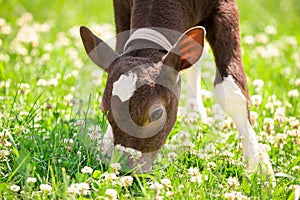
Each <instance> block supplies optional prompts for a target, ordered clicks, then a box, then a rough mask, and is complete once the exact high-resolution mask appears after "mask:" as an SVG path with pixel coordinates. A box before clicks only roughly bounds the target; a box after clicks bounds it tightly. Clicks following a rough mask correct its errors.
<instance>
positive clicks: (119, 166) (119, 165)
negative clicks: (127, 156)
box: [109, 162, 121, 171]
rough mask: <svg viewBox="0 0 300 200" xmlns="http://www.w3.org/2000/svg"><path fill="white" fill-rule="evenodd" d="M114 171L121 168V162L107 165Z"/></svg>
mask: <svg viewBox="0 0 300 200" xmlns="http://www.w3.org/2000/svg"><path fill="white" fill-rule="evenodd" d="M109 166H110V167H111V168H112V169H113V170H114V171H119V170H120V169H121V164H120V163H117V162H116V163H111V164H110V165H109Z"/></svg>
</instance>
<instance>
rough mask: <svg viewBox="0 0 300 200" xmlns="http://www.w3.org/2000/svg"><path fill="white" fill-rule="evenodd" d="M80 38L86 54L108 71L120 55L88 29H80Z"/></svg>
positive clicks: (83, 27) (82, 27)
mask: <svg viewBox="0 0 300 200" xmlns="http://www.w3.org/2000/svg"><path fill="white" fill-rule="evenodd" d="M80 36H81V39H82V42H83V45H84V48H85V51H86V53H87V54H88V56H89V57H90V59H91V60H92V61H93V62H94V63H95V64H96V65H98V66H99V67H101V68H102V69H104V70H106V69H107V68H108V67H109V66H110V64H111V63H112V62H113V61H114V60H116V59H117V58H118V57H119V55H118V54H117V53H116V52H115V51H114V50H113V49H112V48H110V46H108V44H106V43H105V42H103V41H102V40H101V39H100V38H98V37H97V36H96V35H94V34H93V33H92V32H91V31H90V30H89V29H88V28H87V27H85V26H81V27H80Z"/></svg>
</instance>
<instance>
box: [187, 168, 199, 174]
mask: <svg viewBox="0 0 300 200" xmlns="http://www.w3.org/2000/svg"><path fill="white" fill-rule="evenodd" d="M188 174H189V175H191V176H199V174H200V172H199V169H198V168H197V167H190V168H189V169H188Z"/></svg>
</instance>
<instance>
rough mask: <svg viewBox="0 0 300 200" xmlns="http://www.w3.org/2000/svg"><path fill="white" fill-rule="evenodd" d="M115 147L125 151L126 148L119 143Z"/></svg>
mask: <svg viewBox="0 0 300 200" xmlns="http://www.w3.org/2000/svg"><path fill="white" fill-rule="evenodd" d="M115 149H116V150H118V151H119V152H125V150H126V148H125V147H124V146H122V145H120V144H117V145H116V146H115Z"/></svg>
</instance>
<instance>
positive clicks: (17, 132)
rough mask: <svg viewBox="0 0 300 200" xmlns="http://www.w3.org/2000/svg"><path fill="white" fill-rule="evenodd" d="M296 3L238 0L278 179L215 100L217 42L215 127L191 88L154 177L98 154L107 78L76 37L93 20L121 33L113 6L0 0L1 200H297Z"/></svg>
mask: <svg viewBox="0 0 300 200" xmlns="http://www.w3.org/2000/svg"><path fill="white" fill-rule="evenodd" d="M299 3H300V2H299V0H290V1H279V0H273V1H272V0H265V1H263V0H257V1H255V0H249V1H242V0H238V5H239V10H240V23H241V41H242V51H243V64H244V67H245V72H246V75H247V79H248V88H249V93H250V95H251V102H252V104H251V118H252V119H253V121H254V128H255V131H256V133H257V135H258V139H259V142H260V143H262V144H264V145H265V147H266V149H267V150H268V154H269V156H270V158H271V161H272V166H273V169H274V172H275V177H276V180H275V181H276V186H275V185H274V184H273V182H272V181H271V180H269V179H268V177H265V176H263V175H261V174H259V173H256V172H253V171H249V170H247V168H246V165H245V161H244V160H243V157H242V150H241V144H240V141H239V139H238V135H237V130H236V129H235V128H234V126H233V124H232V121H231V119H229V118H228V117H227V116H225V115H224V113H223V112H222V111H221V110H220V108H219V107H218V105H217V104H216V99H215V97H214V95H213V86H212V79H213V78H214V74H215V69H214V62H213V57H212V55H211V51H210V50H209V49H207V53H208V56H207V58H206V59H205V60H204V61H203V74H202V77H203V81H202V88H203V95H202V97H203V101H204V104H205V105H206V108H207V112H208V116H209V120H208V123H207V124H204V123H202V122H201V120H200V118H199V115H198V113H196V112H193V111H189V112H187V111H186V110H185V104H187V103H188V102H189V101H188V100H187V99H185V98H184V97H185V91H183V95H182V98H183V99H182V101H181V102H180V109H179V113H178V120H177V122H176V124H175V127H174V128H173V130H172V132H171V134H170V136H169V138H168V140H167V144H166V145H165V147H164V148H163V150H162V151H161V152H160V155H159V156H158V158H157V161H156V162H155V164H154V166H153V170H152V171H151V173H149V174H134V173H127V172H126V171H124V170H122V166H121V165H120V163H119V161H118V160H115V161H113V162H112V161H111V160H110V158H108V157H107V156H106V155H102V154H101V153H100V152H99V146H100V144H101V142H102V137H103V134H104V133H105V131H106V128H107V121H106V119H105V116H104V115H103V113H102V112H101V110H100V109H99V105H100V102H101V96H102V93H103V89H104V86H105V78H106V74H105V73H103V72H102V71H101V70H99V69H98V68H97V67H96V66H95V65H94V64H93V63H92V62H91V61H90V60H89V59H88V57H87V55H86V53H85V52H84V48H83V45H82V42H81V40H80V36H79V26H80V25H86V26H88V27H91V29H92V30H94V31H95V33H96V34H97V35H98V36H100V37H101V38H103V39H106V40H112V39H111V38H113V34H114V18H113V8H112V2H111V1H110V0H100V1H93V2H91V1H85V2H80V3H74V1H71V0H65V1H62V0H56V1H48V2H46V1H24V0H11V1H7V0H0V199H229V200H235V199H288V200H297V199H298V198H299V197H300V100H299V99H300V96H299V95H300V94H299V93H300V46H299V43H300V32H299V29H300V7H299ZM183 77H184V74H183ZM183 141H184V142H183Z"/></svg>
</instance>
